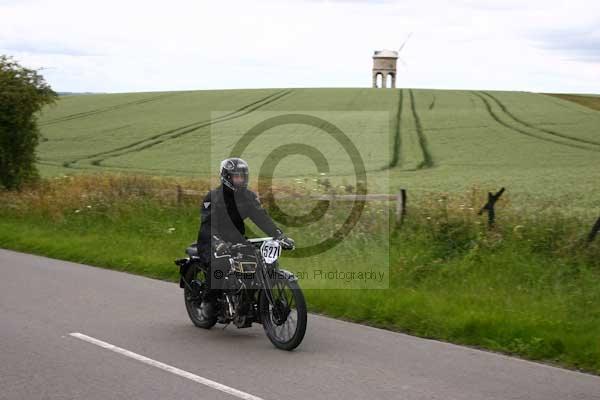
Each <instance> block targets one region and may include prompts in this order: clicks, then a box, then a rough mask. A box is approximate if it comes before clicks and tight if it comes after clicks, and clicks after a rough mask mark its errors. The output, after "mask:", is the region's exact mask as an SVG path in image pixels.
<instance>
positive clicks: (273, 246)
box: [260, 240, 281, 264]
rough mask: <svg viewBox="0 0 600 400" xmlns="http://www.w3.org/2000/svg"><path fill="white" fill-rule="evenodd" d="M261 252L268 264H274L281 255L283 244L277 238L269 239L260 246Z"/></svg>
mask: <svg viewBox="0 0 600 400" xmlns="http://www.w3.org/2000/svg"><path fill="white" fill-rule="evenodd" d="M260 253H261V254H262V256H263V258H264V259H265V262H266V263H267V264H272V263H274V262H275V261H277V259H278V258H279V256H280V255H281V246H280V245H279V242H277V241H275V240H267V241H266V242H264V243H263V244H262V245H261V246H260Z"/></svg>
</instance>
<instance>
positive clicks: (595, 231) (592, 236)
mask: <svg viewBox="0 0 600 400" xmlns="http://www.w3.org/2000/svg"><path fill="white" fill-rule="evenodd" d="M598 231H600V217H598V220H596V223H595V224H594V226H593V227H592V231H591V232H590V235H589V236H588V242H589V243H591V242H592V241H593V240H594V239H595V238H596V235H597V234H598Z"/></svg>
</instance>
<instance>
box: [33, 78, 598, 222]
mask: <svg viewBox="0 0 600 400" xmlns="http://www.w3.org/2000/svg"><path fill="white" fill-rule="evenodd" d="M590 98H591V97H588V99H590ZM285 113H308V114H311V115H317V116H319V117H320V118H321V119H323V120H325V121H328V122H331V123H333V124H334V125H336V126H337V127H339V128H340V129H341V130H342V131H343V132H344V134H345V135H346V136H347V137H348V138H349V139H350V140H351V141H352V143H353V144H354V145H355V146H356V148H357V149H358V150H359V151H360V154H361V157H362V159H363V161H364V165H365V168H366V170H367V173H368V177H369V179H370V182H369V185H370V188H371V192H379V193H382V192H383V193H385V192H390V193H395V192H396V191H397V190H398V189H400V188H406V189H408V190H409V191H411V192H410V193H424V192H464V191H465V190H468V189H469V188H471V187H473V186H479V187H482V188H483V189H484V190H496V189H498V188H500V187H506V188H507V193H509V194H510V196H511V198H512V199H519V202H520V203H522V205H526V204H530V203H531V201H532V199H537V200H539V199H541V200H543V201H551V202H552V201H554V202H556V203H557V204H559V205H560V206H561V207H565V208H567V209H569V210H577V209H587V210H589V209H590V208H591V209H597V207H598V199H599V198H600V185H599V183H600V112H599V111H597V110H594V109H592V108H590V107H586V106H584V105H580V104H577V103H576V102H574V101H569V100H567V99H564V98H560V97H558V96H551V95H546V94H537V93H529V92H499V91H458V90H457V91H454V90H423V89H386V90H383V89H256V90H214V91H181V92H152V93H126V94H95V95H69V96H62V97H61V99H60V100H59V102H58V103H57V104H56V105H53V106H50V107H47V108H46V109H44V110H43V112H42V113H41V115H40V117H39V123H40V129H41V133H42V141H41V143H40V145H39V147H38V158H39V168H40V171H41V172H42V175H44V176H55V175H62V174H69V173H81V172H94V171H129V172H135V173H147V174H151V175H171V176H188V177H190V176H191V177H195V176H198V177H206V176H210V175H213V176H214V175H215V174H216V172H217V169H218V162H219V160H220V159H222V158H224V157H226V156H228V155H229V152H230V151H231V149H232V148H233V147H234V146H235V144H236V143H237V142H238V141H239V140H240V138H241V137H242V136H243V135H244V133H246V132H247V131H248V129H249V128H250V127H252V126H254V125H256V124H257V123H259V122H261V121H263V120H265V119H266V118H268V117H270V116H275V115H281V114H285ZM285 143H305V144H309V145H311V146H314V147H316V148H318V149H319V150H320V151H321V152H322V153H323V155H324V157H325V158H326V159H327V161H328V164H329V172H328V174H327V175H330V176H328V178H331V179H332V180H333V181H336V180H339V181H340V182H349V183H352V179H353V178H354V175H353V172H354V171H353V169H352V166H353V164H352V160H350V159H349V158H348V157H346V158H344V156H346V154H345V152H344V151H343V149H341V148H338V147H339V143H336V142H335V141H333V140H332V139H331V137H329V136H328V135H326V134H323V133H322V132H320V129H319V128H318V127H311V126H306V125H301V124H288V125H284V126H279V127H276V128H272V129H270V130H269V131H267V132H266V134H265V135H263V136H261V138H260V139H259V140H257V141H255V142H254V143H253V144H252V145H250V146H249V147H248V148H247V151H246V152H245V153H244V154H243V155H242V156H243V157H244V158H246V159H248V161H249V162H250V165H251V167H254V168H255V169H254V170H252V172H254V174H253V176H254V177H256V173H257V170H258V168H259V166H260V165H261V164H262V163H263V162H264V160H265V157H267V154H268V153H269V152H270V151H271V150H272V149H274V148H276V147H277V146H276V145H278V144H285ZM276 172H277V175H276V178H278V179H282V180H290V181H291V180H292V179H291V178H299V177H316V176H319V174H318V173H317V172H318V171H317V170H316V167H315V166H314V164H313V162H312V161H311V160H310V159H308V158H307V157H304V156H301V155H292V156H289V157H287V159H284V160H282V161H281V164H280V166H279V167H278V168H277V170H276ZM321 177H322V175H321ZM538 204H539V202H538Z"/></svg>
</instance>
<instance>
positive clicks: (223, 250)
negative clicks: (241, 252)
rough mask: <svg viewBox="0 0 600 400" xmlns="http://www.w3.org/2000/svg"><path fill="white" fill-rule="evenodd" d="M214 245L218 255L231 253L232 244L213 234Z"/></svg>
mask: <svg viewBox="0 0 600 400" xmlns="http://www.w3.org/2000/svg"><path fill="white" fill-rule="evenodd" d="M213 246H214V249H215V255H216V256H217V257H219V256H223V255H225V254H230V253H231V244H230V243H228V242H226V241H224V240H222V239H220V238H218V237H216V236H213Z"/></svg>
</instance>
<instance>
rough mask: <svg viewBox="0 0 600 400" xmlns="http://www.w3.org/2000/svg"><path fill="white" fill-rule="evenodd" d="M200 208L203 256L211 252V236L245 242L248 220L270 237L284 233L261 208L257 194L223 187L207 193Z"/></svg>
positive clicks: (199, 246)
mask: <svg viewBox="0 0 600 400" xmlns="http://www.w3.org/2000/svg"><path fill="white" fill-rule="evenodd" d="M200 208H201V212H200V215H201V218H200V219H201V222H200V231H199V232H198V251H199V252H201V253H202V252H208V251H210V248H211V238H212V236H217V237H218V238H219V239H221V240H224V241H226V242H230V243H243V242H244V241H245V240H246V237H245V236H244V235H245V234H246V229H245V226H244V220H245V219H246V218H250V219H251V220H252V222H254V223H255V224H256V225H257V226H258V227H259V228H260V229H262V230H263V231H264V232H265V233H266V234H267V235H269V236H273V237H277V236H279V235H280V234H281V233H282V232H281V230H280V229H279V228H277V226H276V225H275V223H274V222H273V220H272V219H271V217H269V215H268V214H267V212H266V211H265V209H264V208H263V207H262V206H261V204H260V201H259V200H258V196H257V195H256V193H254V192H252V191H250V190H247V189H246V190H238V191H235V192H234V191H233V190H231V189H229V188H228V187H227V186H223V185H220V186H219V187H217V188H216V189H214V190H211V191H210V192H208V194H207V195H206V196H205V197H204V200H203V201H202V204H201V205H200Z"/></svg>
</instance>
